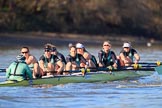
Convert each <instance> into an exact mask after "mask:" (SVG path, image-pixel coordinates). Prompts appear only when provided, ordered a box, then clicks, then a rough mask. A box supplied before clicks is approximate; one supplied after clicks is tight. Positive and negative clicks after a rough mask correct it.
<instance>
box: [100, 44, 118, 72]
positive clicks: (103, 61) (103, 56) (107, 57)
mask: <svg viewBox="0 0 162 108" xmlns="http://www.w3.org/2000/svg"><path fill="white" fill-rule="evenodd" d="M102 47H103V49H102V50H100V51H99V52H98V58H99V67H107V68H110V69H112V68H117V58H116V55H115V53H114V51H112V50H111V44H110V41H104V42H103V46H102Z"/></svg>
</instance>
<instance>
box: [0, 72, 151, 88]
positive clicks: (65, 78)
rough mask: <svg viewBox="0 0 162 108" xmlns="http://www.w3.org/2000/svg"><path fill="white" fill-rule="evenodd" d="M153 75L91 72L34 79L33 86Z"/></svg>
mask: <svg viewBox="0 0 162 108" xmlns="http://www.w3.org/2000/svg"><path fill="white" fill-rule="evenodd" d="M151 74H153V71H119V72H112V73H110V72H90V73H87V74H86V75H85V76H82V75H81V74H80V75H62V76H61V75H60V76H54V77H50V78H41V79H34V80H33V84H32V85H42V84H51V85H59V84H67V83H92V82H106V81H115V80H124V79H128V78H129V79H132V78H137V77H143V76H148V75H151ZM4 86H29V81H28V80H24V81H21V82H15V81H5V82H1V83H0V87H4Z"/></svg>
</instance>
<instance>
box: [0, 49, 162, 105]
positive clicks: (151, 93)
mask: <svg viewBox="0 0 162 108" xmlns="http://www.w3.org/2000/svg"><path fill="white" fill-rule="evenodd" d="M99 49H100V48H99V47H98V48H92V47H89V48H88V50H89V52H91V53H93V54H94V55H95V56H96V57H97V53H96V52H98V51H99ZM113 49H114V51H115V52H116V54H118V53H119V52H120V48H119V47H114V48H113ZM59 50H60V52H62V53H63V54H64V55H67V54H68V50H67V49H66V48H64V47H63V48H60V49H59ZM137 50H138V52H139V53H140V55H141V61H144V62H146V61H148V62H156V61H157V60H159V61H162V49H160V48H153V47H151V48H147V47H137ZM18 53H19V49H10V50H3V51H1V52H0V58H1V62H0V67H1V68H6V67H7V66H8V65H9V64H10V63H11V62H12V61H13V60H15V56H16V55H17V54H18ZM31 53H32V54H34V55H35V56H36V57H37V58H39V57H40V55H41V54H42V53H43V50H40V49H37V48H31ZM4 80H5V78H4V73H0V81H4ZM161 94H162V76H159V75H158V74H157V73H156V72H155V74H154V75H152V76H147V77H143V78H139V79H133V80H124V81H113V82H107V83H79V84H74V83H72V84H65V85H58V86H51V85H41V86H34V87H3V88H0V108H17V107H22V108H29V107H30V108H36V107H39V108H44V107H51V108H54V107H70V108H76V107H77V108H85V107H86V108H142V107H147V108H161V106H162V95H161Z"/></svg>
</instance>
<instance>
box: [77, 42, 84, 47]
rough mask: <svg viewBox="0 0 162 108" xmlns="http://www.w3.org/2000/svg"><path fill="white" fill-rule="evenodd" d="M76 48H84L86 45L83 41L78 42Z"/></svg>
mask: <svg viewBox="0 0 162 108" xmlns="http://www.w3.org/2000/svg"><path fill="white" fill-rule="evenodd" d="M76 48H84V45H83V44H81V43H77V44H76Z"/></svg>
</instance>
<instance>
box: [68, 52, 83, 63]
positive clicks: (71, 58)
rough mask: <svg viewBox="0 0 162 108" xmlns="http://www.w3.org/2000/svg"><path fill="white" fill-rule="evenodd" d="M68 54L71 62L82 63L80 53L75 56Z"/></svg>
mask: <svg viewBox="0 0 162 108" xmlns="http://www.w3.org/2000/svg"><path fill="white" fill-rule="evenodd" d="M68 56H69V60H70V62H76V63H77V64H78V65H80V60H79V57H78V54H76V56H75V57H72V56H71V55H68Z"/></svg>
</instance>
